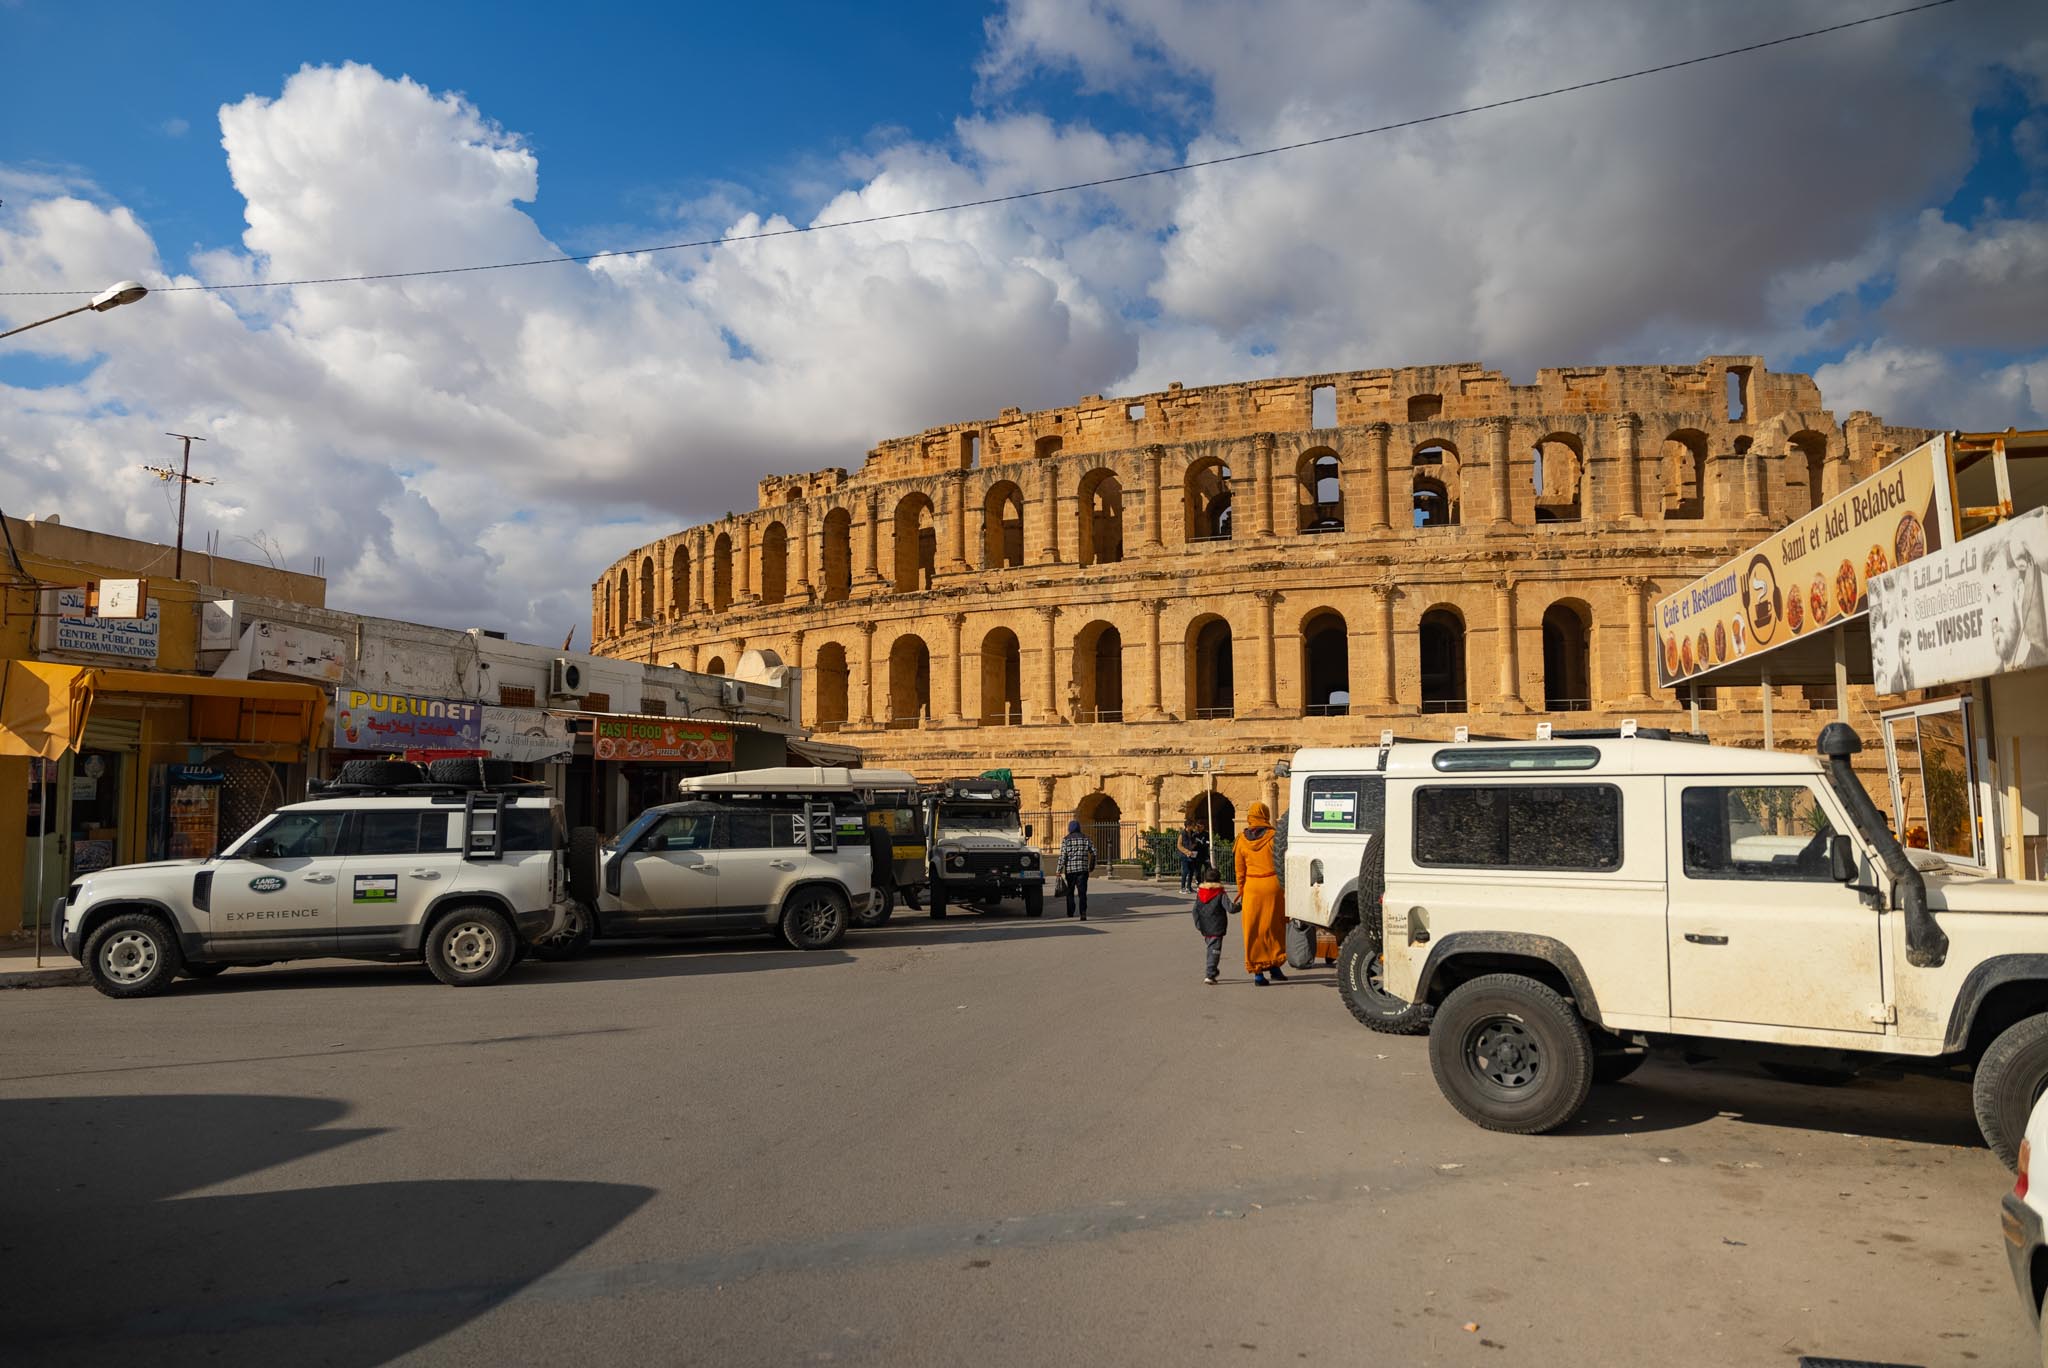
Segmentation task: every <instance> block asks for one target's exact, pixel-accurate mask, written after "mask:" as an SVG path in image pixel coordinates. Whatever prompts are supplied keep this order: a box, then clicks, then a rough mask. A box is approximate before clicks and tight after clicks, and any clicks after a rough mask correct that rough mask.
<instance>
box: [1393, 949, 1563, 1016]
mask: <svg viewBox="0 0 2048 1368" xmlns="http://www.w3.org/2000/svg"><path fill="white" fill-rule="evenodd" d="M1468 955H1489V956H1505V957H1508V958H1512V959H1522V960H1538V961H1541V962H1542V963H1544V964H1547V965H1549V966H1550V967H1551V968H1553V969H1555V970H1557V972H1558V973H1560V974H1562V975H1564V980H1565V982H1566V983H1568V984H1570V985H1571V990H1572V996H1573V997H1574V998H1576V999H1577V1000H1578V1005H1579V1015H1580V1016H1582V1017H1584V1018H1586V1019H1587V1020H1588V1021H1598V1020H1600V1003H1599V1000H1598V999H1597V998H1595V997H1594V995H1593V980H1592V979H1590V978H1588V977H1587V975H1586V969H1585V966H1584V965H1582V964H1580V963H1579V957H1578V956H1577V955H1575V954H1573V953H1572V950H1571V947H1570V946H1568V945H1566V944H1565V943H1564V942H1563V941H1561V940H1557V939H1555V938H1554V937H1551V936H1531V935H1525V934H1523V933H1521V932H1518V931H1453V932H1452V933H1451V934H1449V935H1447V936H1445V937H1444V938H1443V939H1441V940H1439V941H1437V942H1436V944H1434V945H1433V946H1431V947H1430V951H1429V958H1428V959H1426V960H1424V961H1423V964H1422V976H1421V978H1420V980H1419V981H1418V982H1417V984H1416V989H1415V1000H1416V1001H1418V1002H1424V1001H1428V1000H1429V999H1430V997H1431V995H1432V994H1433V993H1434V991H1435V989H1436V985H1437V980H1438V978H1439V977H1440V976H1441V975H1442V974H1443V971H1444V966H1446V965H1447V964H1449V963H1450V962H1451V961H1452V960H1454V959H1459V958H1462V957H1464V956H1468Z"/></svg>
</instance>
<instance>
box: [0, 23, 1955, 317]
mask: <svg viewBox="0 0 2048 1368" xmlns="http://www.w3.org/2000/svg"><path fill="white" fill-rule="evenodd" d="M1957 2H1958V0H1925V2H1924V3H1922V4H1918V5H1908V6H1906V7H1905V8H1904V9H1895V10H1887V11H1885V12H1884V13H1882V14H1868V15H1865V16H1863V17H1862V18H1861V19H1848V20H1844V21H1843V22H1841V23H1839V24H1828V25H1826V26H1825V27H1822V28H1814V29H1807V30H1805V31H1804V32H1802V33H1788V34H1786V35H1785V36H1784V37H1782V38H1767V39H1764V40H1763V41H1762V42H1757V43H1745V44H1743V45H1742V46H1741V47H1732V48H1723V49H1722V50H1721V51H1719V52H1708V53H1702V54H1701V55H1699V56H1697V57H1686V58H1683V59H1681V60H1679V61H1675V62H1662V63H1659V64H1658V65H1656V66H1647V67H1639V68H1637V69H1636V70H1634V71H1624V72H1621V73H1619V74H1618V75H1614V76H1601V77H1598V78H1596V79H1594V80H1590V81H1575V82H1573V83H1572V84H1570V85H1561V86H1552V87H1551V88H1549V89H1548V90H1536V91H1531V92H1529V93H1528V94H1526V95H1512V96H1509V97H1508V98H1506V99H1501V100H1488V101H1486V102H1484V103H1482V104H1472V105H1465V106H1463V107H1462V108H1459V109H1446V110H1442V111H1440V112H1438V113H1435V114H1422V115H1418V116H1417V117H1415V118H1412V119H1398V120H1395V121H1394V122H1393V123H1383V124H1375V125H1373V126H1372V127H1371V128H1356V129H1353V130H1351V131H1350V132H1348V133H1331V134H1328V135H1326V136H1324V137H1320V138H1304V139H1302V140H1301V141H1299V142H1291V143H1280V144H1278V145H1276V146H1273V147H1260V148H1254V149H1253V150H1251V151H1248V152H1232V153H1229V154H1228V155H1225V156H1220V157H1201V158H1197V159H1194V160H1190V161H1184V162H1176V163H1174V164H1173V165H1171V166H1155V167H1151V168H1149V169H1147V170H1144V171H1127V172H1125V173H1123V174H1122V175H1117V176H1102V177H1099V178H1097V179H1095V180H1085V181H1073V182H1070V183H1068V184H1066V185H1048V186H1042V187H1040V188H1039V189H1036V190H1018V191H1014V192H1012V193H1010V194H1007V195H988V196H985V197H983V198H981V199H971V200H958V201H955V202H954V203H951V204H934V205H929V206H927V207H925V208H923V209H899V210H896V211H894V212H892V213H887V214H869V215H866V216H864V217H861V218H850V219H834V220H832V221H830V222H828V223H809V224H803V225H800V226H796V227H789V228H766V229H762V230H761V231H760V232H756V233H731V234H725V235H722V236H719V237H708V238H695V239H692V240H691V241H689V242H664V243H657V244H655V245H653V246H648V247H618V248H611V249H608V250H605V251H601V252H582V253H577V254H574V255H563V256H547V257H531V258H528V259H526V260H523V261H492V262H484V263H481V264H476V265H470V266H434V267H427V268H423V269H420V270H412V271H375V272H366V273H363V274H360V275H333V276H302V277H300V278H298V279H294V280H249V281H235V282H231V283H225V284H218V285H209V284H200V285H153V286H151V287H150V291H151V293H153V294H190V293H196V292H224V291H228V290H279V289H286V288H289V287H292V286H297V285H358V284H369V283H373V282H376V281H383V280H418V279H421V278H423V277H427V276H451V275H469V274H473V273H475V272H478V271H513V270H519V269H522V268H524V267H528V266H565V265H570V264H573V263H582V262H590V261H602V260H605V259H606V258H609V257H630V256H651V255H653V254H655V253H657V252H682V251H688V250H690V249H692V248H697V247H726V246H731V245H732V244H734V243H740V242H760V241H763V240H764V239H767V238H781V237H797V236H800V235H802V234H805V233H821V232H825V231H826V230H828V229H833V228H860V227H864V226H867V225H870V224H876V223H895V222H897V221H899V220H902V219H914V218H926V217H929V216H931V215H934V214H954V213H959V212H960V211H961V210H964V209H985V208H988V207H990V206H992V205H998V204H1015V203H1017V202H1019V201H1021V200H1033V199H1044V198H1047V197H1049V196H1052V195H1067V194H1072V193H1074V192H1075V191H1077V190H1100V189H1103V188H1105V187H1108V186H1112V185H1127V184H1129V183H1131V182H1132V181H1141V180H1151V179H1153V178H1155V177H1159V176H1177V175H1180V174H1181V173H1182V172H1186V171H1200V170H1203V169H1205V168H1207V167H1212V166H1228V165H1230V164H1232V163H1234V162H1244V161H1252V160H1254V159H1255V158H1259V157H1276V156H1279V155H1280V154H1282V153H1285V152H1300V151H1303V150H1305V149H1307V148H1311V147H1327V146H1329V145H1330V144H1331V143H1341V142H1350V141H1353V140H1354V139H1358V138H1370V137H1374V136H1377V135H1379V134H1382V133H1395V132H1399V131H1400V130H1402V129H1404V128H1419V127H1421V126H1423V125H1424V124H1433V123H1441V122H1443V121H1444V120H1446V119H1462V118H1464V117H1466V116H1467V115H1471V114H1484V113H1487V112H1488V111H1491V110H1496V109H1507V108H1510V107H1512V106H1514V105H1523V104H1531V103H1534V102H1535V101H1537V100H1548V99H1553V98H1555V97H1556V96H1559V95H1572V94H1576V93H1578V92H1579V91H1582V90H1594V89H1597V88H1598V87H1600V86H1609V85H1617V84H1619V83H1621V82H1622V81H1634V80H1639V79H1641V78H1642V77H1645V76H1659V75H1662V74H1664V73H1666V72H1671V71H1681V70H1683V69H1685V68H1686V67H1695V66H1700V65H1702V64H1704V63H1707V62H1718V61H1720V60H1722V59H1723V58H1726V57H1740V56H1743V55H1744V54H1746V53H1751V52H1762V51H1764V50H1765V49H1766V48H1775V47H1784V46H1785V45H1786V44H1788V43H1802V42H1805V41H1806V40H1808V39H1810V38H1820V37H1824V36H1826V35H1827V34H1830V33H1841V32H1844V31H1846V30H1848V29H1853V28H1861V27H1863V26H1864V25H1866V24H1879V23H1883V22H1885V21H1886V20H1890V19H1901V18H1904V17H1905V16H1906V15H1909V14H1919V13H1921V12H1923V11H1926V10H1936V9H1941V8H1943V7H1945V6H1948V5H1953V4H1956V3H1957ZM90 293H92V292H91V291H90V290H0V297H8V296H16V297H20V296H31V295H77V294H90Z"/></svg>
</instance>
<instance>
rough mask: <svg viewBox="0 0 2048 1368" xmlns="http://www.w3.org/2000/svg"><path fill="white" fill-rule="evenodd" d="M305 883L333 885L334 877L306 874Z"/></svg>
mask: <svg viewBox="0 0 2048 1368" xmlns="http://www.w3.org/2000/svg"><path fill="white" fill-rule="evenodd" d="M306 882H307V883H333V882H334V876H333V875H332V874H308V875H307V876H306Z"/></svg>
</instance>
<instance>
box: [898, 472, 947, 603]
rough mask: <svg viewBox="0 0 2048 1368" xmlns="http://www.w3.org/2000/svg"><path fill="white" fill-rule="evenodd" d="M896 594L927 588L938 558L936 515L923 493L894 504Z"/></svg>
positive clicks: (904, 498) (908, 496) (908, 495)
mask: <svg viewBox="0 0 2048 1368" xmlns="http://www.w3.org/2000/svg"><path fill="white" fill-rule="evenodd" d="M894 522H895V529H896V538H895V541H896V592H897V593H899V594H914V593H916V592H917V591H918V590H920V589H928V588H930V587H931V582H932V576H933V575H934V574H935V573H937V565H938V555H939V533H938V515H937V514H936V513H935V512H934V511H933V509H932V501H931V499H930V497H929V496H927V495H924V494H906V495H904V496H903V497H902V498H901V499H899V500H897V502H896V516H895V519H894Z"/></svg>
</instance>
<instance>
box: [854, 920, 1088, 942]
mask: <svg viewBox="0 0 2048 1368" xmlns="http://www.w3.org/2000/svg"><path fill="white" fill-rule="evenodd" d="M1100 934H1101V933H1100V932H1098V931H1097V930H1096V929H1095V921H1094V917H1093V916H1092V915H1091V916H1090V918H1089V920H1087V921H1085V922H1080V921H1069V920H1067V919H1066V918H1065V917H1055V916H1052V915H1051V914H1047V915H1046V916H1044V917H1032V918H1026V917H1017V918H1001V919H998V918H974V917H954V916H950V915H949V916H947V917H946V918H945V919H944V920H942V921H934V920H933V919H931V918H930V917H924V916H918V915H917V914H914V913H913V914H912V915H911V916H909V917H904V918H900V919H897V920H891V921H888V922H885V923H884V924H883V925H881V926H873V927H869V928H868V929H867V930H865V931H856V932H854V933H853V934H852V935H851V936H849V937H848V938H847V941H846V943H847V944H848V945H849V946H852V947H853V948H855V949H859V948H860V947H862V946H883V945H889V946H912V945H976V944H996V943H1000V942H1003V941H1026V940H1042V939H1046V938H1048V937H1051V938H1057V937H1061V936H1094V935H1100Z"/></svg>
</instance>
